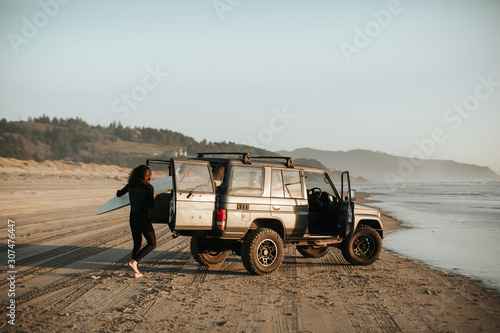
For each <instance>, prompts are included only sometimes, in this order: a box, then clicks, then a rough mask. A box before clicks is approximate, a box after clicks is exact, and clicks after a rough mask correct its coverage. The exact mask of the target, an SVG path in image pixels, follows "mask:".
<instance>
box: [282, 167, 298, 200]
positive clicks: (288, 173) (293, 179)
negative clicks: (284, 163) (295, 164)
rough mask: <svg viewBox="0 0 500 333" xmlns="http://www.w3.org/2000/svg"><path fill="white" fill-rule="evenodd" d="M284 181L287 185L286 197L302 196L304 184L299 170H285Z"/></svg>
mask: <svg viewBox="0 0 500 333" xmlns="http://www.w3.org/2000/svg"><path fill="white" fill-rule="evenodd" d="M283 183H284V185H285V197H289V198H302V185H301V183H300V172H299V171H295V170H283Z"/></svg>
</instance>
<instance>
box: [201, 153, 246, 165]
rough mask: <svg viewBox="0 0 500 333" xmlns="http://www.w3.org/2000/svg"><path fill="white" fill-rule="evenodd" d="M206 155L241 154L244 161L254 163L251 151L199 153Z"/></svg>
mask: <svg viewBox="0 0 500 333" xmlns="http://www.w3.org/2000/svg"><path fill="white" fill-rule="evenodd" d="M205 155H240V156H241V157H242V159H243V163H245V164H252V160H251V159H250V153H224V152H217V153H198V157H204V156H205Z"/></svg>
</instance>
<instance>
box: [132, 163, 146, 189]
mask: <svg viewBox="0 0 500 333" xmlns="http://www.w3.org/2000/svg"><path fill="white" fill-rule="evenodd" d="M148 171H151V169H150V168H149V167H148V166H147V165H145V164H143V165H139V166H138V167H136V168H134V169H133V170H132V171H131V172H130V175H129V176H128V184H129V185H130V186H137V185H139V184H142V183H144V178H145V177H146V172H148Z"/></svg>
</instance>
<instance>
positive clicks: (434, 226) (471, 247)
mask: <svg viewBox="0 0 500 333" xmlns="http://www.w3.org/2000/svg"><path fill="white" fill-rule="evenodd" d="M356 189H357V190H358V191H363V192H369V193H372V195H371V196H370V199H373V200H378V201H380V202H377V203H376V204H374V205H375V206H378V207H380V208H381V209H383V210H384V211H387V212H388V213H389V214H390V215H391V216H393V217H394V218H396V219H398V220H399V221H401V222H402V223H403V224H404V225H405V226H408V227H411V229H407V230H400V231H399V230H398V231H394V232H390V233H388V234H387V236H386V238H385V239H384V241H383V243H384V248H386V249H389V250H392V251H395V252H397V253H399V254H401V255H403V256H405V257H408V258H412V259H417V260H420V261H422V262H424V263H426V264H428V265H430V266H433V267H436V268H439V269H442V270H445V271H449V272H452V273H458V274H461V275H465V276H469V277H472V278H475V279H478V280H480V281H482V282H483V283H485V284H488V285H490V286H492V287H494V288H495V289H497V290H499V291H500V182H482V183H475V182H473V183H408V184H398V185H390V184H370V185H360V186H356Z"/></svg>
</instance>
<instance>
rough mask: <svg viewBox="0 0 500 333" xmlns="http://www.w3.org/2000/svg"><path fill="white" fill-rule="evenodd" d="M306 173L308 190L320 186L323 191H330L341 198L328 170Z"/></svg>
mask: <svg viewBox="0 0 500 333" xmlns="http://www.w3.org/2000/svg"><path fill="white" fill-rule="evenodd" d="M304 174H305V176H306V187H307V190H308V191H309V190H310V189H312V188H314V187H319V188H320V189H321V191H323V192H328V193H330V194H331V195H333V196H335V197H337V198H339V194H338V192H337V189H336V188H335V186H334V185H333V183H331V181H330V177H329V176H328V174H327V173H326V172H310V171H306V172H305V173H304Z"/></svg>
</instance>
